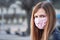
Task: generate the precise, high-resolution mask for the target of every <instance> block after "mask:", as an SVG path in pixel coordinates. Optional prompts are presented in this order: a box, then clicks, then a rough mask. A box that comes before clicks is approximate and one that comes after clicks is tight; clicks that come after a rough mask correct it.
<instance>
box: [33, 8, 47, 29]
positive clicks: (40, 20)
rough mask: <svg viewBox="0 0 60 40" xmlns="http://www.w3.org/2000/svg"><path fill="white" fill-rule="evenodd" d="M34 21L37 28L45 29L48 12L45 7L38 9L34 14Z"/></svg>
mask: <svg viewBox="0 0 60 40" xmlns="http://www.w3.org/2000/svg"><path fill="white" fill-rule="evenodd" d="M34 23H35V25H36V27H37V28H39V29H44V27H45V26H46V24H47V14H46V12H45V10H44V9H43V8H40V9H38V11H37V12H36V13H35V14H34Z"/></svg>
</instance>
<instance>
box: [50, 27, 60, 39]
mask: <svg viewBox="0 0 60 40" xmlns="http://www.w3.org/2000/svg"><path fill="white" fill-rule="evenodd" d="M49 40H60V27H56V28H55V29H54V30H53V32H52V34H51V35H50V37H49Z"/></svg>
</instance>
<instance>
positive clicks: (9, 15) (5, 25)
mask: <svg viewBox="0 0 60 40" xmlns="http://www.w3.org/2000/svg"><path fill="white" fill-rule="evenodd" d="M41 1H48V2H51V3H52V4H53V6H54V7H55V11H56V25H55V26H56V27H60V0H0V40H30V18H31V12H32V8H33V7H34V6H35V4H37V3H38V2H41Z"/></svg>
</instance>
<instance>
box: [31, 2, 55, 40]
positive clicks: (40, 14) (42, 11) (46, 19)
mask: <svg viewBox="0 0 60 40" xmlns="http://www.w3.org/2000/svg"><path fill="white" fill-rule="evenodd" d="M55 22H56V16H55V10H54V8H53V6H52V4H51V3H50V2H46V1H43V2H39V3H37V4H36V5H35V6H34V8H33V10H32V15H31V40H48V39H49V36H50V34H51V33H52V31H53V30H54V28H55V27H54V25H55Z"/></svg>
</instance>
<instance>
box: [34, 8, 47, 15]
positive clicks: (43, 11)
mask: <svg viewBox="0 0 60 40" xmlns="http://www.w3.org/2000/svg"><path fill="white" fill-rule="evenodd" d="M36 15H47V14H46V12H45V10H44V9H43V8H40V9H38V11H37V12H36V13H35V14H34V16H36Z"/></svg>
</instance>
